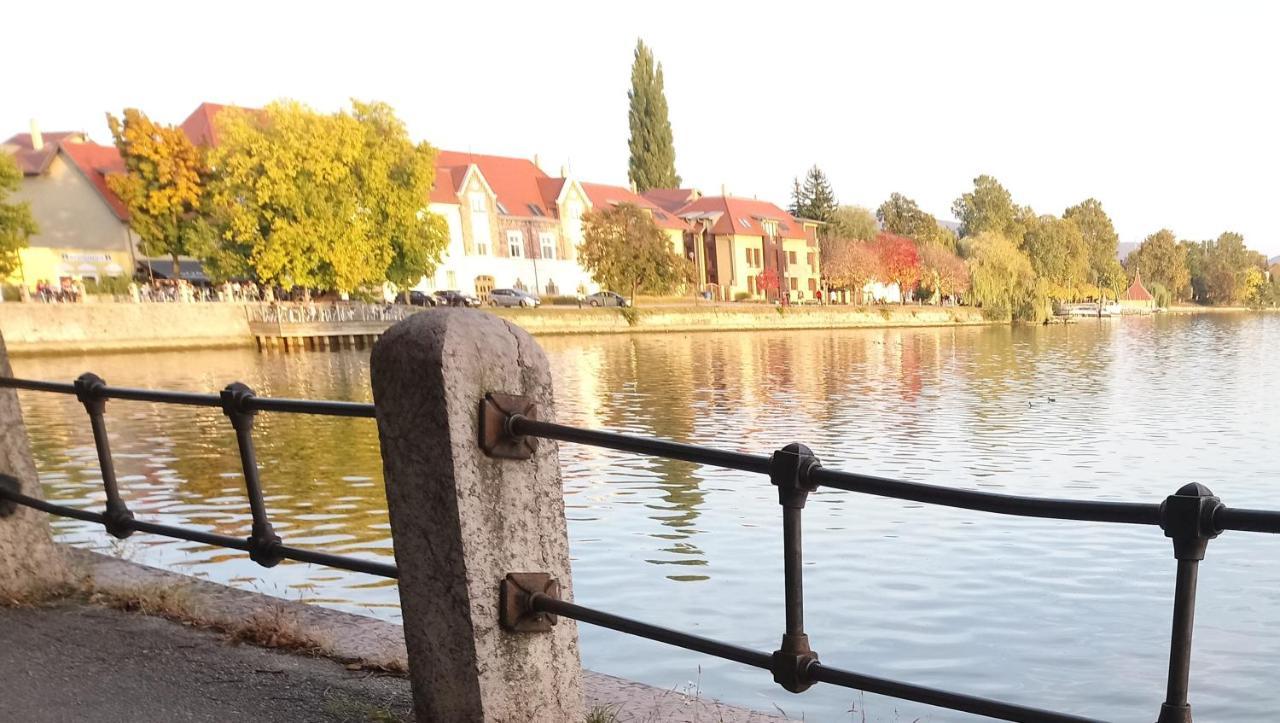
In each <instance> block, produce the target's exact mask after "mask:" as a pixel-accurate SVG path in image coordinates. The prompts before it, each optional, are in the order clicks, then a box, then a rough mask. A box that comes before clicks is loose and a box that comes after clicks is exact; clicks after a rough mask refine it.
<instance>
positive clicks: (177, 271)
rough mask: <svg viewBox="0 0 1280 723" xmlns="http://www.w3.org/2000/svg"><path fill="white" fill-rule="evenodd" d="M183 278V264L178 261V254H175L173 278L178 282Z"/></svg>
mask: <svg viewBox="0 0 1280 723" xmlns="http://www.w3.org/2000/svg"><path fill="white" fill-rule="evenodd" d="M180 278H182V265H181V264H179V263H178V255H177V254H174V255H173V280H174V282H175V283H176V282H177V281H178V279H180Z"/></svg>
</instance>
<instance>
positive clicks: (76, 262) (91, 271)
mask: <svg viewBox="0 0 1280 723" xmlns="http://www.w3.org/2000/svg"><path fill="white" fill-rule="evenodd" d="M0 152H3V153H6V154H8V155H10V156H11V157H12V158H13V159H14V160H15V161H16V162H17V164H18V167H19V168H20V169H21V170H22V174H23V179H22V186H21V188H20V189H19V190H18V191H17V192H16V193H15V194H14V199H15V200H17V201H25V202H27V203H28V204H30V207H31V214H32V216H33V217H34V218H35V221H36V224H37V225H38V226H39V229H40V230H39V233H37V234H36V235H34V236H32V237H31V239H30V241H29V245H28V247H27V248H25V249H23V250H22V251H21V252H19V259H20V261H21V264H20V266H19V268H18V270H17V271H16V272H15V273H14V274H13V278H12V279H11V281H12V282H15V283H19V284H22V285H24V286H26V287H27V288H28V289H34V287H35V286H36V284H37V283H38V282H40V281H47V282H49V283H51V284H53V285H55V286H56V285H58V283H59V282H60V280H62V279H67V280H71V279H75V278H84V279H102V278H104V277H107V276H120V275H129V274H132V273H133V270H134V268H135V266H136V263H137V259H138V248H137V242H138V239H137V236H136V235H135V234H134V233H133V231H132V230H131V229H130V228H129V211H128V209H127V208H126V207H125V205H124V202H123V201H121V200H120V198H119V197H118V196H117V195H116V194H115V193H114V192H112V191H111V189H110V187H108V185H107V176H108V175H110V174H112V173H116V172H120V171H123V170H124V163H123V161H122V160H121V158H120V154H119V152H118V151H117V150H116V148H115V146H103V145H99V144H97V143H93V142H92V141H90V140H89V139H88V136H87V135H85V134H84V133H82V132H79V131H63V132H53V133H42V132H41V131H40V130H39V128H38V127H36V126H35V123H34V122H33V123H32V129H31V132H30V133H18V134H15V135H14V136H12V137H10V138H9V139H8V140H6V141H4V143H2V144H0Z"/></svg>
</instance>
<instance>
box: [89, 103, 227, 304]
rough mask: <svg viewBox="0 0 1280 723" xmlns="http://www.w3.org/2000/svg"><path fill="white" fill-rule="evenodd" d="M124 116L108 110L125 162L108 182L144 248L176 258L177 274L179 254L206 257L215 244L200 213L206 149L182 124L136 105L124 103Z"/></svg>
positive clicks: (148, 254) (176, 274)
mask: <svg viewBox="0 0 1280 723" xmlns="http://www.w3.org/2000/svg"><path fill="white" fill-rule="evenodd" d="M123 115H124V118H123V120H122V119H120V118H117V117H115V116H114V115H111V114H110V113H108V114H107V125H108V126H109V127H110V128H111V137H112V138H113V139H114V140H115V144H116V148H117V149H118V150H119V151H120V158H121V159H122V160H123V161H124V167H125V171H124V173H114V174H111V175H110V176H108V177H107V185H108V186H109V187H110V188H111V190H112V191H114V192H115V194H116V195H117V196H119V197H120V200H121V201H123V202H124V204H125V206H126V207H127V208H128V209H129V226H130V227H132V228H133V230H134V231H135V232H137V234H138V238H139V239H140V243H139V244H138V246H139V248H140V249H141V250H142V253H143V254H145V255H147V256H168V257H169V258H170V259H172V260H173V278H175V279H176V278H179V275H178V257H179V256H205V255H206V254H207V252H208V250H209V248H210V243H209V241H210V239H209V235H208V229H209V227H208V226H207V224H205V223H204V219H203V218H202V216H201V212H202V205H203V202H204V187H205V181H206V175H207V174H206V170H205V164H204V158H203V153H202V152H201V150H200V149H199V148H197V147H196V146H195V145H194V144H193V143H192V142H191V140H190V139H189V138H187V134H186V133H184V132H182V129H180V128H175V127H173V126H165V125H159V124H156V123H153V122H152V121H151V119H150V118H148V117H147V116H146V115H145V114H143V113H142V112H141V111H139V110H137V109H136V108H125V109H124V114H123Z"/></svg>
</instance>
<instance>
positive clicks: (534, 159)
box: [533, 153, 542, 171]
mask: <svg viewBox="0 0 1280 723" xmlns="http://www.w3.org/2000/svg"><path fill="white" fill-rule="evenodd" d="M533 165H535V166H537V167H538V170H539V171H541V170H542V164H541V163H539V162H538V154H537V153H535V154H533Z"/></svg>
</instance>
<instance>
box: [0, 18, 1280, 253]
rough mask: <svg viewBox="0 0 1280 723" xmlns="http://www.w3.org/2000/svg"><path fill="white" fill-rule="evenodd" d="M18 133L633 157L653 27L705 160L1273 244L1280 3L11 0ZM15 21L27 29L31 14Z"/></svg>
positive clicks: (591, 167) (840, 183)
mask: <svg viewBox="0 0 1280 723" xmlns="http://www.w3.org/2000/svg"><path fill="white" fill-rule="evenodd" d="M3 25H4V26H8V27H9V28H11V30H10V32H6V33H4V40H3V41H0V42H2V43H3V45H4V46H6V50H7V53H6V55H7V56H8V57H9V58H10V64H9V67H10V73H9V75H8V76H7V82H6V83H5V86H6V87H5V89H4V91H3V93H0V137H7V136H8V135H9V134H11V133H17V132H22V131H25V130H26V129H27V127H28V125H29V123H30V119H32V118H36V119H37V120H38V121H39V124H40V127H41V128H42V129H43V130H45V131H54V130H72V129H75V130H84V131H87V132H88V133H89V134H90V135H91V137H93V138H94V140H97V141H99V142H110V135H109V134H108V132H107V128H106V123H105V121H104V114H105V113H106V112H107V111H114V112H117V113H119V111H120V110H121V109H123V108H125V107H138V108H140V109H142V110H143V111H144V112H146V113H147V114H148V115H149V116H151V117H152V118H153V119H155V120H157V121H161V122H169V123H179V122H181V121H182V120H183V118H185V117H186V116H187V114H188V113H190V112H191V110H192V109H194V108H195V106H196V105H197V104H198V103H200V102H201V101H212V102H219V103H233V104H238V105H244V106H259V105H262V104H264V103H267V102H269V101H271V100H273V99H277V98H292V99H295V100H299V101H302V102H304V103H306V104H308V105H310V106H312V107H314V108H316V109H318V110H325V111H330V110H336V109H338V108H340V107H343V106H344V105H346V104H347V103H348V100H349V99H350V98H359V99H364V100H382V101H386V102H388V103H390V104H391V105H392V106H394V107H395V108H396V110H397V112H398V113H399V115H400V117H401V118H402V119H403V120H404V121H405V123H406V125H407V126H408V128H409V130H410V133H411V134H412V135H413V136H414V138H415V139H419V140H426V141H428V142H430V143H432V144H433V145H435V146H437V147H440V148H446V149H450V150H462V151H467V150H470V151H473V152H476V153H493V154H500V155H515V156H522V157H526V158H532V157H533V156H534V155H535V154H536V155H537V156H538V159H539V161H540V162H541V164H542V166H543V167H544V169H545V170H546V171H547V172H548V173H551V174H553V175H555V174H557V173H558V172H559V170H560V168H561V167H562V166H566V167H567V168H568V169H569V171H570V172H571V174H572V175H573V176H574V177H576V178H579V179H582V180H589V181H594V182H599V183H615V184H620V185H625V184H626V165H627V133H628V129H627V89H628V87H629V82H630V66H631V61H632V53H633V51H634V49H635V43H636V39H637V38H638V37H639V38H643V39H644V41H645V42H646V43H647V44H648V45H649V46H650V47H652V48H653V50H654V52H655V54H656V56H657V58H658V60H659V61H660V62H661V63H662V66H663V70H664V73H665V78H666V92H667V100H668V103H669V105H670V112H671V123H672V126H673V129H674V133H675V143H676V166H677V171H678V172H679V173H680V175H681V176H682V177H683V180H684V182H685V185H692V186H694V187H696V188H699V189H701V190H702V191H703V192H705V193H709V194H716V193H719V192H720V190H721V188H722V186H723V187H724V188H727V190H728V192H729V193H731V194H734V195H742V196H757V197H759V198H762V199H768V200H771V201H774V202H775V203H778V204H779V205H782V206H785V205H786V204H787V203H788V202H789V199H790V189H791V182H792V179H793V178H794V177H796V176H800V175H802V174H803V173H804V172H805V170H806V169H808V168H809V167H810V166H811V165H813V164H817V165H819V166H820V167H821V168H822V169H823V170H824V171H825V172H826V173H827V175H828V177H829V178H830V179H831V182H832V185H833V188H834V190H835V192H836V195H837V197H838V198H839V200H840V201H841V202H842V203H848V204H856V205H862V206H867V207H869V208H872V209H874V208H875V207H876V206H877V205H879V204H880V203H881V202H882V201H883V200H884V199H885V198H887V197H888V195H889V194H890V193H892V192H900V193H903V194H906V195H907V196H909V197H911V198H914V199H915V200H916V201H917V202H918V203H919V204H920V206H921V207H922V208H924V209H925V210H926V211H929V212H930V213H933V214H935V215H937V216H938V217H940V218H950V217H951V214H950V208H951V203H952V201H953V200H955V198H956V197H957V196H959V195H960V194H961V193H963V192H964V191H966V190H968V189H969V188H971V185H972V180H973V178H974V177H976V176H978V175H980V174H984V173H985V174H990V175H993V176H995V177H996V178H997V179H999V180H1000V181H1001V183H1003V184H1004V185H1005V187H1007V188H1008V189H1009V190H1010V191H1011V192H1012V193H1013V195H1014V199H1015V200H1016V201H1017V202H1018V203H1021V204H1026V205H1030V206H1032V207H1033V208H1035V209H1036V211H1037V212H1039V213H1054V214H1061V213H1062V211H1063V210H1064V209H1066V208H1067V207H1068V206H1071V205H1073V204H1075V203H1078V202H1080V201H1081V200H1084V199H1086V198H1089V197H1095V198H1097V199H1099V200H1100V201H1102V203H1103V206H1104V207H1105V208H1106V210H1107V211H1108V213H1110V215H1111V217H1112V219H1113V220H1114V221H1115V224H1116V228H1117V231H1118V232H1119V234H1120V240H1121V241H1122V242H1137V241H1141V240H1142V238H1143V237H1144V236H1145V235H1147V234H1149V233H1152V232H1154V231H1156V230H1158V229H1160V228H1162V227H1168V228H1171V229H1173V230H1174V232H1175V233H1177V234H1178V236H1179V238H1187V239H1206V238H1212V237H1216V236H1217V235H1218V234H1219V233H1221V232H1223V231H1226V230H1233V231H1238V232H1240V233H1243V234H1244V235H1245V240H1246V242H1247V243H1248V244H1249V245H1250V246H1251V247H1253V248H1255V249H1258V250H1260V251H1263V252H1264V253H1266V254H1267V255H1268V256H1277V255H1280V209H1277V208H1276V203H1277V201H1278V200H1280V180H1277V179H1278V175H1277V171H1280V92H1278V91H1280V82H1277V81H1280V43H1277V42H1275V36H1274V31H1275V28H1276V27H1277V26H1278V25H1280V7H1277V6H1275V5H1274V4H1270V3H1260V2H1217V3H1203V2H1201V3H1189V2H1158V3H1155V2H1153V3H1145V2H1125V3H1116V2H1111V3H1093V2H1035V3H995V2H966V3H954V2H937V3H929V2H906V1H893V2H879V3H855V2H849V3H836V2H831V3H808V2H802V1H799V0H785V1H783V2H777V1H776V2H772V3H750V2H726V3H722V2H712V1H704V2H687V1H686V2H678V3H677V2H662V1H660V0H652V1H650V2H646V3H627V4H617V5H615V4H612V3H608V2H594V3H593V2H582V3H578V2H555V1H554V0H543V1H541V2H527V1H526V2H513V3H490V2H482V1H481V0H468V2H455V3H423V2H417V3H404V4H398V3H387V2H378V1H377V0H361V2H346V3H324V2H312V3H301V2H285V1H277V2H269V1H264V0H257V1H256V2H241V1H240V0H220V1H219V2H217V3H201V4H194V5H186V4H179V3H148V2H133V1H130V0H115V1H113V2H110V3H102V2H59V3H58V4H57V12H50V9H49V8H47V7H44V6H42V5H40V4H39V3H31V2H22V3H16V4H14V6H13V7H9V8H7V9H6V10H5V12H4V20H3ZM19 28H23V29H21V30H19Z"/></svg>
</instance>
